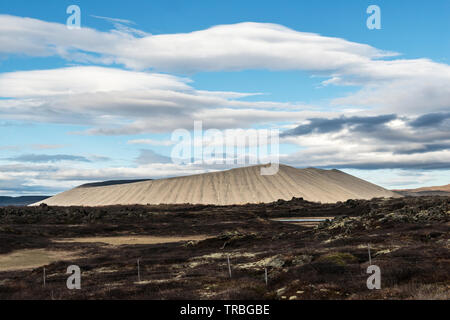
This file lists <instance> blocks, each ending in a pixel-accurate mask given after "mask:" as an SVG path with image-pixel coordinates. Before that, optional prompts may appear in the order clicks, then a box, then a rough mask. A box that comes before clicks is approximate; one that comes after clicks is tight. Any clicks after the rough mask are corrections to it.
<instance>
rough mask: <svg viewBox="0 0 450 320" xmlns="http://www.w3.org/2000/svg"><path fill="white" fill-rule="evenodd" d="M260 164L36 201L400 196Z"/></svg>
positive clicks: (335, 177)
mask: <svg viewBox="0 0 450 320" xmlns="http://www.w3.org/2000/svg"><path fill="white" fill-rule="evenodd" d="M261 167H262V166H261V165H258V166H251V167H244V168H237V169H231V170H227V171H221V172H211V173H204V174H198V175H192V176H185V177H176V178H169V179H160V180H148V181H140V182H133V183H122V184H118V185H105V186H95V185H94V186H89V187H86V186H80V187H77V188H74V189H72V190H69V191H66V192H63V193H60V194H57V195H55V196H53V197H51V198H48V199H45V200H43V201H41V202H38V203H36V204H34V205H38V204H40V203H46V204H48V205H55V206H105V205H115V204H121V205H131V204H162V203H164V204H176V203H178V204H180V203H193V204H215V205H231V204H246V203H269V202H273V201H277V200H278V199H283V200H290V199H292V197H302V198H304V199H305V200H308V201H315V202H322V203H332V202H337V201H345V200H348V199H371V198H374V197H399V196H400V195H399V194H396V193H394V192H392V191H389V190H386V189H384V188H382V187H379V186H377V185H374V184H372V183H369V182H367V181H364V180H361V179H359V178H356V177H354V176H351V175H349V174H346V173H344V172H342V171H339V170H322V169H314V168H308V169H296V168H293V167H290V166H286V165H280V168H279V170H278V172H277V173H276V174H275V175H268V176H263V175H261V174H260V169H261Z"/></svg>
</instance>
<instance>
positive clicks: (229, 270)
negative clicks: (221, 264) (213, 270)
mask: <svg viewBox="0 0 450 320" xmlns="http://www.w3.org/2000/svg"><path fill="white" fill-rule="evenodd" d="M227 261H228V273H229V274H230V279H231V265H230V256H229V255H228V256H227Z"/></svg>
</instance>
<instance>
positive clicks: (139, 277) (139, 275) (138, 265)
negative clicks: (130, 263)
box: [137, 259, 141, 282]
mask: <svg viewBox="0 0 450 320" xmlns="http://www.w3.org/2000/svg"><path fill="white" fill-rule="evenodd" d="M137 269H138V270H137V271H138V282H141V266H140V264H139V259H137Z"/></svg>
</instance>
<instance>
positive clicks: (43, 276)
mask: <svg viewBox="0 0 450 320" xmlns="http://www.w3.org/2000/svg"><path fill="white" fill-rule="evenodd" d="M42 278H43V280H44V282H43V283H44V287H45V267H44V273H43V275H42Z"/></svg>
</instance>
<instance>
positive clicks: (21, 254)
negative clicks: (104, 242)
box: [0, 249, 78, 271]
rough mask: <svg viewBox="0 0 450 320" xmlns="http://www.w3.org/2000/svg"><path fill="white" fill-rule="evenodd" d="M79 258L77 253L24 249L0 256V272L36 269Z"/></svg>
mask: <svg viewBox="0 0 450 320" xmlns="http://www.w3.org/2000/svg"><path fill="white" fill-rule="evenodd" d="M76 258H78V252H75V251H52V250H46V249H24V250H17V251H14V252H12V253H9V254H2V255H0V271H13V270H25V269H34V268H37V267H41V266H45V265H47V264H49V263H52V262H56V261H61V260H67V259H76Z"/></svg>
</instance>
